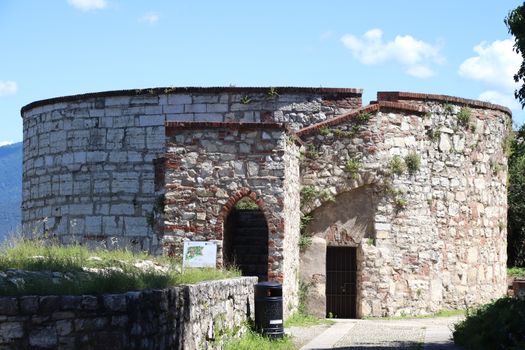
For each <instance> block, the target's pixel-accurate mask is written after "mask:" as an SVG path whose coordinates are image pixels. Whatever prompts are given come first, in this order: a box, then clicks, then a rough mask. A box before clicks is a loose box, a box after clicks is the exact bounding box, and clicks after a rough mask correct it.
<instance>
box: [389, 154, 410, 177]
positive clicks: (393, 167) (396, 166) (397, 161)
mask: <svg viewBox="0 0 525 350" xmlns="http://www.w3.org/2000/svg"><path fill="white" fill-rule="evenodd" d="M406 168H407V166H406V164H405V161H404V160H403V159H401V157H400V156H397V155H396V156H394V157H393V158H392V159H391V160H390V162H389V163H388V169H389V170H390V172H391V173H392V174H396V175H402V174H403V173H404V172H405V170H406Z"/></svg>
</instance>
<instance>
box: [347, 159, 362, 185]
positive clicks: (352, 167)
mask: <svg viewBox="0 0 525 350" xmlns="http://www.w3.org/2000/svg"><path fill="white" fill-rule="evenodd" d="M360 167H361V162H360V161H359V159H355V158H352V159H349V160H347V161H346V164H345V171H346V172H347V173H348V175H349V176H350V178H352V179H354V180H355V179H357V176H358V175H359V168H360Z"/></svg>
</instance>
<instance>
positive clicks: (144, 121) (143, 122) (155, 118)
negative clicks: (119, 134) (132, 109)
mask: <svg viewBox="0 0 525 350" xmlns="http://www.w3.org/2000/svg"><path fill="white" fill-rule="evenodd" d="M161 125H164V115H143V116H140V119H139V126H161Z"/></svg>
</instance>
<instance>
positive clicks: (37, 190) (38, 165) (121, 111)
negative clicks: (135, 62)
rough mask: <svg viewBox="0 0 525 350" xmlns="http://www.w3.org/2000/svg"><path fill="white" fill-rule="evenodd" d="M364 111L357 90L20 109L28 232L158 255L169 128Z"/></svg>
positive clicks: (95, 101) (218, 94) (171, 91)
mask: <svg viewBox="0 0 525 350" xmlns="http://www.w3.org/2000/svg"><path fill="white" fill-rule="evenodd" d="M360 106H361V90H358V89H316V88H159V89H150V90H129V91H112V92H103V93H94V94H86V95H77V96H68V97H63V98H56V99H50V100H44V101H38V102H34V103H32V104H30V105H27V106H25V107H24V108H23V109H22V118H23V124H24V161H23V173H24V175H23V199H22V213H23V218H22V223H23V230H24V232H26V233H30V234H34V235H40V234H44V233H45V234H48V235H56V236H58V237H59V239H60V241H62V242H64V243H68V242H84V243H87V244H92V245H99V246H107V247H112V246H119V247H129V248H136V249H141V250H151V251H156V250H158V248H159V244H160V240H159V237H160V236H161V235H162V233H161V230H160V228H159V227H158V226H159V225H158V224H159V221H160V223H162V222H161V220H157V219H158V218H157V216H158V213H159V212H160V211H161V208H159V207H160V205H159V203H160V202H162V195H163V193H164V188H163V185H164V184H163V177H164V174H163V172H164V169H163V162H162V161H163V159H164V157H165V154H166V146H165V143H166V140H165V126H164V125H165V122H244V123H250V122H251V123H258V122H260V123H265V122H287V123H290V125H291V127H292V128H295V129H298V128H300V127H303V126H305V125H309V124H311V123H315V122H319V121H322V120H326V119H328V118H331V117H333V116H335V115H338V114H341V113H344V112H348V111H351V110H354V109H356V108H359V107H360Z"/></svg>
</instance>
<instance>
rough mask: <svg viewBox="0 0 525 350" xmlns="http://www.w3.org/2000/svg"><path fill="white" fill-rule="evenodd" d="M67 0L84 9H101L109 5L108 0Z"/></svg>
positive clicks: (72, 4)
mask: <svg viewBox="0 0 525 350" xmlns="http://www.w3.org/2000/svg"><path fill="white" fill-rule="evenodd" d="M67 2H68V3H69V4H70V5H71V6H73V7H76V8H77V9H79V10H82V11H91V10H101V9H103V8H106V7H107V6H108V3H107V2H106V0H67Z"/></svg>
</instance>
